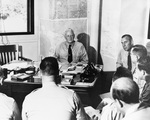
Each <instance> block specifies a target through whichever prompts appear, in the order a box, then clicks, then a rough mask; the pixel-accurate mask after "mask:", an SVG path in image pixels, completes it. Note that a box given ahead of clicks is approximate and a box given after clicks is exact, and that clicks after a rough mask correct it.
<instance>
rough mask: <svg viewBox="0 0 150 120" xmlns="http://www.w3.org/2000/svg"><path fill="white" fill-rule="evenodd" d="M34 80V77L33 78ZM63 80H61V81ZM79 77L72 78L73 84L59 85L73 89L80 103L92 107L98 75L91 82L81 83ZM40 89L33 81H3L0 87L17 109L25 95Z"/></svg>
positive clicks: (39, 84)
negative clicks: (15, 104) (12, 99)
mask: <svg viewBox="0 0 150 120" xmlns="http://www.w3.org/2000/svg"><path fill="white" fill-rule="evenodd" d="M33 78H34V77H33ZM63 79H64V78H62V81H63ZM79 79H80V77H76V78H74V82H73V84H68V83H67V84H66V83H65V82H62V83H61V84H60V85H63V86H65V87H67V88H69V89H73V90H74V91H76V92H77V94H78V95H79V97H80V98H81V101H82V103H83V104H84V105H85V106H87V105H91V106H92V99H94V98H93V96H92V95H93V92H94V91H93V89H94V86H95V84H96V82H97V80H98V75H97V76H95V77H93V78H91V79H93V81H92V82H81V81H80V80H79ZM40 87H42V84H41V82H36V80H35V79H32V80H26V81H17V80H11V79H5V80H4V83H3V86H0V91H1V92H3V93H6V94H7V95H8V96H11V97H13V98H14V99H15V100H16V101H17V103H18V106H19V108H20V109H21V108H22V102H23V100H24V98H25V96H26V95H27V94H29V93H30V92H31V91H33V90H34V89H37V88H40Z"/></svg>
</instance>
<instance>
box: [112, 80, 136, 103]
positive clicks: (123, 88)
mask: <svg viewBox="0 0 150 120" xmlns="http://www.w3.org/2000/svg"><path fill="white" fill-rule="evenodd" d="M118 80H119V81H118ZM118 80H116V81H115V82H114V83H115V85H114V86H113V87H112V97H113V99H118V100H122V101H124V102H125V103H128V104H130V103H138V102H139V87H138V85H137V84H136V83H135V82H134V81H133V80H132V79H130V78H123V79H122V78H119V79H118ZM114 83H113V84H114Z"/></svg>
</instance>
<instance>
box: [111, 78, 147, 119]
mask: <svg viewBox="0 0 150 120" xmlns="http://www.w3.org/2000/svg"><path fill="white" fill-rule="evenodd" d="M110 92H111V96H112V98H113V99H114V101H115V103H116V106H117V108H118V110H120V112H122V114H124V115H125V117H124V118H123V119H122V120H149V119H150V114H149V113H150V107H149V106H148V105H146V104H144V103H139V87H138V85H137V84H136V83H135V82H134V81H133V80H132V79H130V78H127V77H122V78H119V79H117V80H116V81H114V82H113V84H112V86H111V89H110Z"/></svg>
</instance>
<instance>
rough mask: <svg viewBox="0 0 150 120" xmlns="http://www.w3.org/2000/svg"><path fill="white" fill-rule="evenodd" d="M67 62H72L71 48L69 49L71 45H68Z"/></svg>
mask: <svg viewBox="0 0 150 120" xmlns="http://www.w3.org/2000/svg"><path fill="white" fill-rule="evenodd" d="M68 62H69V63H71V62H72V49H71V45H69V48H68Z"/></svg>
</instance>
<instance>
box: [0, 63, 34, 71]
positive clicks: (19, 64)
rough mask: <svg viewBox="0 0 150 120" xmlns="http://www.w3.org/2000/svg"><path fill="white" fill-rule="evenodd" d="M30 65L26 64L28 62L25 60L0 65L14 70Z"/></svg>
mask: <svg viewBox="0 0 150 120" xmlns="http://www.w3.org/2000/svg"><path fill="white" fill-rule="evenodd" d="M30 66H31V65H29V64H28V62H25V61H18V62H12V63H10V64H5V65H3V66H2V68H6V69H8V70H16V69H17V68H18V69H19V68H28V67H30Z"/></svg>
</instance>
